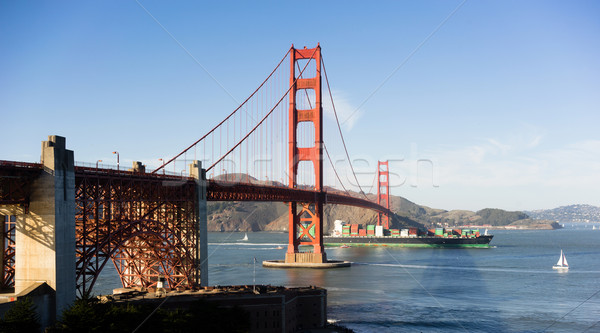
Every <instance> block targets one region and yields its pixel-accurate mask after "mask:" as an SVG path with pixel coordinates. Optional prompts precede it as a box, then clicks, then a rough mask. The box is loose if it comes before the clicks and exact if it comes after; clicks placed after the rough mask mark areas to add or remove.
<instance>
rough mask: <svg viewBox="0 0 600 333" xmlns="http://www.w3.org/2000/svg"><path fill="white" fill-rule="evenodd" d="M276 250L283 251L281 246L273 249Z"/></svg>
mask: <svg viewBox="0 0 600 333" xmlns="http://www.w3.org/2000/svg"><path fill="white" fill-rule="evenodd" d="M275 249H276V250H283V246H281V245H279V246H278V247H276V248H275Z"/></svg>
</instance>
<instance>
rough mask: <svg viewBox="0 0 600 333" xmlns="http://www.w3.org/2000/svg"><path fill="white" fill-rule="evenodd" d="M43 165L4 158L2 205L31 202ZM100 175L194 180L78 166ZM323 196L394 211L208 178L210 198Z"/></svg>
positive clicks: (80, 171) (82, 173) (338, 195)
mask: <svg viewBox="0 0 600 333" xmlns="http://www.w3.org/2000/svg"><path fill="white" fill-rule="evenodd" d="M42 169H43V166H42V164H40V163H25V162H14V161H0V205H9V204H22V205H25V206H26V205H27V204H28V201H29V196H30V194H31V193H30V187H31V182H32V181H33V180H34V179H35V178H36V177H37V176H39V174H40V172H41V171H42ZM89 176H96V177H99V178H104V179H108V178H123V177H125V178H136V179H147V180H155V181H156V180H163V181H179V182H194V178H191V177H187V176H176V175H169V174H156V173H146V172H141V173H140V172H135V171H128V170H119V171H117V170H115V169H105V168H93V167H82V166H75V177H76V179H77V178H81V177H89ZM321 198H323V202H324V203H325V204H334V205H346V206H355V207H361V208H367V209H371V210H374V211H376V212H379V213H383V214H391V211H390V210H389V209H386V208H385V207H382V206H380V205H378V204H377V203H375V202H372V201H369V200H366V199H362V198H358V197H354V196H349V195H347V194H343V192H338V191H335V190H334V191H327V190H326V191H323V192H316V191H313V190H309V189H298V188H289V187H284V186H273V185H267V184H263V183H262V182H258V181H255V182H254V183H253V182H250V183H244V182H240V181H225V180H211V179H209V180H207V200H208V201H278V202H316V201H319V200H320V199H321Z"/></svg>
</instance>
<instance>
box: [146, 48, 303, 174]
mask: <svg viewBox="0 0 600 333" xmlns="http://www.w3.org/2000/svg"><path fill="white" fill-rule="evenodd" d="M291 51H292V49H291V48H290V49H289V50H288V51H287V53H286V54H285V55H284V56H283V58H281V61H279V63H278V64H277V66H275V69H273V71H272V72H271V74H269V76H267V78H266V79H265V80H264V81H263V82H262V83H261V84H260V86H258V88H256V90H254V92H253V93H252V94H250V96H248V98H246V100H244V102H242V104H240V106H238V107H237V108H236V109H235V110H233V112H231V113H230V114H229V115H228V116H227V117H226V118H225V119H223V120H222V121H221V122H220V123H219V124H218V125H217V126H215V127H213V129H211V130H210V131H209V132H208V133H206V134H204V136H202V137H201V138H200V139H198V140H197V141H196V142H194V143H193V144H191V145H190V146H189V147H187V148H186V149H184V150H183V151H182V152H181V153H179V154H177V155H176V156H175V157H173V158H172V159H170V160H169V161H168V162H167V163H164V164H163V165H161V166H159V167H158V168H157V169H156V170H154V171H152V172H151V173H156V172H158V170H160V169H162V168H164V167H165V166H166V165H167V164H169V163H171V162H173V161H174V160H176V159H177V158H178V157H179V156H181V155H183V154H184V153H186V152H187V151H188V150H190V149H191V148H192V147H194V146H195V145H196V144H198V142H200V141H202V140H204V138H206V137H207V136H209V135H210V134H211V133H212V132H214V131H215V130H216V129H217V128H219V127H220V126H221V125H222V124H223V123H224V122H226V121H227V120H228V119H229V118H230V117H231V116H233V115H234V114H235V113H236V112H237V111H238V110H239V109H241V108H242V106H244V105H245V104H246V102H248V101H249V100H250V99H251V98H252V97H253V96H254V95H255V94H256V93H257V92H258V91H259V90H260V88H262V86H263V85H264V84H265V83H267V81H268V80H269V79H270V78H271V76H273V73H275V71H277V69H278V68H279V66H281V64H282V63H283V61H284V60H285V58H287V56H288V54H290V52H291Z"/></svg>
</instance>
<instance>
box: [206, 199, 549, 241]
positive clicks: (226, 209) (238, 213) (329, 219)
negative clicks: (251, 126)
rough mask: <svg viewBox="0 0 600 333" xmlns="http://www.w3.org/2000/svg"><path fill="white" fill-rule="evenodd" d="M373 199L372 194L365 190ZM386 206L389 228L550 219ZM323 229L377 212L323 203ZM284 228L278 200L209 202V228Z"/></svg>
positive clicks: (519, 224)
mask: <svg viewBox="0 0 600 333" xmlns="http://www.w3.org/2000/svg"><path fill="white" fill-rule="evenodd" d="M352 194H353V195H357V196H358V194H357V193H352ZM367 198H368V199H369V200H372V201H375V199H376V196H375V195H374V194H368V195H367ZM390 208H391V210H392V211H393V212H394V213H395V216H394V218H393V219H392V225H391V227H392V228H406V227H409V226H414V227H418V228H423V229H425V228H431V227H441V226H461V225H488V226H493V227H504V226H509V225H510V226H511V227H509V228H511V229H515V228H518V229H522V228H527V229H553V228H556V227H558V224H556V225H552V221H550V220H539V219H532V218H530V217H529V216H528V215H527V214H525V213H523V212H509V211H505V210H501V209H491V208H486V209H482V210H480V211H477V212H472V211H468V210H451V211H446V210H443V209H434V208H430V207H427V206H422V205H418V204H416V203H414V202H411V201H410V200H407V199H405V198H403V197H399V196H390ZM323 213H324V217H325V220H324V223H323V229H324V231H325V233H329V232H330V231H331V230H332V229H333V222H334V221H335V220H343V221H346V222H348V223H356V224H362V225H366V224H375V223H376V222H377V213H375V212H373V211H371V210H368V209H364V208H358V207H350V206H341V205H326V206H325V208H324V211H323ZM287 229H288V207H287V205H286V204H284V203H280V202H209V203H208V230H209V231H280V232H284V231H287Z"/></svg>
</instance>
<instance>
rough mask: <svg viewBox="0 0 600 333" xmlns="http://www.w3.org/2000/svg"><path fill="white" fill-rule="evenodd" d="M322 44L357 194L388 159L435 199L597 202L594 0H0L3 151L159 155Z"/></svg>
mask: <svg viewBox="0 0 600 333" xmlns="http://www.w3.org/2000/svg"><path fill="white" fill-rule="evenodd" d="M161 25H162V27H161ZM163 28H164V29H163ZM167 31H168V33H167ZM169 34H170V35H169ZM175 40H177V41H178V42H179V44H178V43H177V42H176V41H175ZM317 42H320V44H321V46H322V50H323V57H324V59H325V63H326V66H327V73H328V76H329V79H330V82H331V84H332V89H333V91H334V96H335V99H336V104H337V106H338V111H339V112H340V113H341V119H342V121H343V126H342V127H343V130H344V133H345V138H346V142H347V145H348V148H349V151H350V155H351V158H352V159H355V160H356V162H357V164H356V168H357V170H358V171H359V172H361V173H363V175H362V176H361V177H360V181H361V183H362V184H363V186H364V187H366V188H370V185H371V183H372V179H373V174H372V173H371V174H368V173H369V172H374V170H375V168H376V161H377V160H385V159H389V160H390V161H391V165H390V169H391V171H392V173H393V175H392V177H391V181H392V185H394V187H393V189H392V194H394V195H401V196H404V197H406V198H408V199H409V200H411V201H414V202H416V203H419V204H424V205H428V206H431V207H435V208H443V209H470V210H478V209H482V208H486V207H495V208H502V209H508V210H530V209H540V208H554V207H556V206H560V205H567V204H574V203H587V204H592V205H597V206H600V197H599V195H598V193H599V189H600V130H599V127H600V2H598V1H533V0H532V1H462V0H456V1H389V2H384V1H381V2H371V1H324V2H322V1H303V2H279V1H271V2H266V1H265V2H254V1H240V2H229V1H214V2H207V3H199V2H195V1H189V2H188V1H175V2H173V1H168V2H167V1H148V0H139V1H121V0H119V1H31V2H30V1H27V2H26V1H1V2H0V50H1V52H0V115H1V122H0V123H1V124H2V127H1V128H2V129H1V133H2V140H0V159H4V160H19V161H31V162H35V161H39V154H40V142H41V141H43V140H46V138H47V135H51V134H56V135H62V136H65V137H67V145H68V148H69V149H72V150H74V151H75V159H76V160H77V161H83V162H89V163H95V161H96V160H98V159H102V160H103V161H105V162H106V161H112V160H114V159H115V157H114V155H112V154H111V152H112V151H114V150H118V151H119V152H120V155H121V159H122V164H123V163H126V164H128V165H129V163H130V162H131V161H132V160H140V161H149V162H148V163H149V164H152V163H157V162H156V161H157V159H158V158H160V157H169V156H172V155H174V154H176V153H177V152H179V151H181V150H182V149H183V148H185V147H187V146H188V145H189V144H191V143H192V142H194V141H195V140H196V139H198V138H199V137H200V136H202V135H203V134H204V133H205V132H206V131H208V130H209V129H210V128H212V127H213V126H214V125H215V124H216V123H218V122H219V121H220V120H221V119H222V118H224V117H225V115H226V114H228V113H229V112H231V111H232V110H233V109H234V108H235V107H236V106H237V105H238V103H237V101H241V100H243V99H245V97H247V95H248V94H250V93H251V92H252V91H253V90H254V89H255V88H256V87H257V86H258V84H259V83H260V82H261V81H262V80H263V79H264V78H265V77H266V75H267V74H268V73H269V72H270V71H271V70H272V69H273V67H274V66H275V65H276V63H277V62H278V61H279V60H280V59H281V57H282V56H283V54H285V52H286V51H287V50H288V48H289V47H290V45H291V44H292V43H293V44H294V45H296V46H304V45H306V46H308V47H314V46H315V45H316V44H317ZM184 48H185V49H184ZM186 50H187V52H186ZM188 52H189V54H188ZM190 55H192V56H193V58H195V59H196V60H197V62H196V61H195V60H194V59H193V58H192V57H191V56H190ZM327 119H328V120H327V122H326V124H325V129H324V131H325V132H326V142H327V144H328V147H329V148H330V152H331V153H332V154H333V155H334V156H337V157H338V158H343V151H342V150H341V145H340V144H339V141H336V140H339V139H337V136H334V135H333V134H334V133H335V131H336V127H335V123H333V122H332V121H331V118H330V117H327ZM334 158H335V157H334ZM151 161H154V162H151ZM113 164H116V163H115V162H113ZM342 172H343V173H344V171H342ZM326 177H330V175H326ZM343 177H344V176H343ZM345 177H348V173H347V172H345ZM328 182H329V183H332V182H333V180H328Z"/></svg>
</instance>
